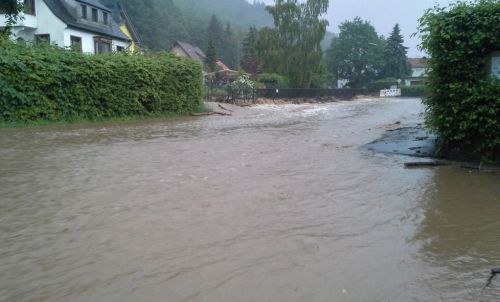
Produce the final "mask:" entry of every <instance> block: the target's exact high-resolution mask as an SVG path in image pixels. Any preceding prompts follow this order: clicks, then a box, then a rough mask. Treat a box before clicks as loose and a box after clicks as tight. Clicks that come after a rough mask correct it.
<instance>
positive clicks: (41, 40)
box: [35, 35, 50, 45]
mask: <svg viewBox="0 0 500 302" xmlns="http://www.w3.org/2000/svg"><path fill="white" fill-rule="evenodd" d="M42 44H50V35H35V45H42Z"/></svg>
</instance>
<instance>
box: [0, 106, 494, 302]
mask: <svg viewBox="0 0 500 302" xmlns="http://www.w3.org/2000/svg"><path fill="white" fill-rule="evenodd" d="M423 110H424V108H423V105H422V104H421V102H420V100H418V99H390V100H368V99H360V100H356V101H352V102H340V103H331V104H302V105H281V106H273V105H260V106H255V107H251V108H241V109H240V108H237V109H235V112H234V114H233V116H228V117H225V116H224V117H221V116H210V117H201V118H199V117H193V118H179V119H167V120H152V121H142V122H120V123H116V122H114V123H103V124H88V125H86V124H83V125H82V124H79V125H66V126H60V125H59V126H48V127H38V128H23V129H3V130H0V301H5V302H7V301H9V302H10V301H12V302H22V301H51V302H63V301H64V302H73V301H82V302H83V301H107V302H113V301H116V302H128V301H141V302H149V301H151V302H153V301H174V302H175V301H203V302H221V301H222V302H223V301H248V302H250V301H253V302H255V301H262V302H263V301H269V302H271V301H272V302H279V301H283V302H285V301H286V302H288V301H292V302H294V301H297V302H299V301H300V302H302V301H367V302H371V301H498V300H500V278H499V280H494V281H493V283H492V285H491V286H490V287H488V288H486V289H485V290H483V291H481V288H482V286H483V285H484V283H485V282H486V278H487V277H488V273H489V270H490V269H491V268H493V267H498V266H500V176H499V174H498V173H487V172H480V171H468V170H465V169H461V168H460V167H458V166H453V165H452V166H445V167H436V168H430V169H405V168H404V165H403V164H404V162H405V161H408V158H407V157H404V156H398V155H387V154H378V153H374V152H373V151H370V150H367V149H366V148H363V147H362V146H363V145H365V144H367V143H369V142H371V141H373V140H375V139H377V138H379V137H380V136H381V135H382V134H383V133H384V131H385V130H386V129H387V126H388V125H391V124H394V123H396V122H398V121H400V122H402V125H413V124H416V123H419V122H421V120H422V116H421V114H420V113H421V112H422V111H423Z"/></svg>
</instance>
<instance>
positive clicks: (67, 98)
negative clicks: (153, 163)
mask: <svg viewBox="0 0 500 302" xmlns="http://www.w3.org/2000/svg"><path fill="white" fill-rule="evenodd" d="M201 87H202V71H201V66H200V65H199V64H197V63H195V62H193V61H191V60H187V59H183V58H178V57H175V56H174V55H171V54H157V55H154V56H144V55H129V54H112V55H96V56H89V55H84V54H81V53H77V52H71V51H67V50H62V49H60V48H56V47H52V46H40V47H27V46H22V45H17V44H13V43H10V42H4V43H1V44H0V121H2V120H3V121H5V122H19V121H20V122H27V121H35V120H48V121H58V120H75V119H100V118H110V117H125V116H133V115H159V114H164V113H178V114H186V113H189V112H192V111H193V110H194V109H195V108H196V107H197V106H199V104H200V100H201Z"/></svg>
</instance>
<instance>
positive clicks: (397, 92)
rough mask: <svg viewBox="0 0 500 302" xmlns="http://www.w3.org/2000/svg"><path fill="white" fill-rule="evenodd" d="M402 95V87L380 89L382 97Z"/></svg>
mask: <svg viewBox="0 0 500 302" xmlns="http://www.w3.org/2000/svg"><path fill="white" fill-rule="evenodd" d="M394 96H401V89H383V90H380V97H394Z"/></svg>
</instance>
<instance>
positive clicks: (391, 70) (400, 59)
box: [382, 24, 411, 79]
mask: <svg viewBox="0 0 500 302" xmlns="http://www.w3.org/2000/svg"><path fill="white" fill-rule="evenodd" d="M403 43H404V40H403V36H402V35H401V29H400V28H399V24H396V25H395V26H394V29H393V30H392V33H391V35H390V36H389V38H387V40H386V43H385V48H384V58H385V65H384V69H383V71H382V74H383V76H385V77H395V78H397V79H404V78H405V77H407V76H408V75H409V74H410V72H411V69H410V67H409V66H408V58H407V56H406V53H407V51H408V47H405V46H404V45H403Z"/></svg>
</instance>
